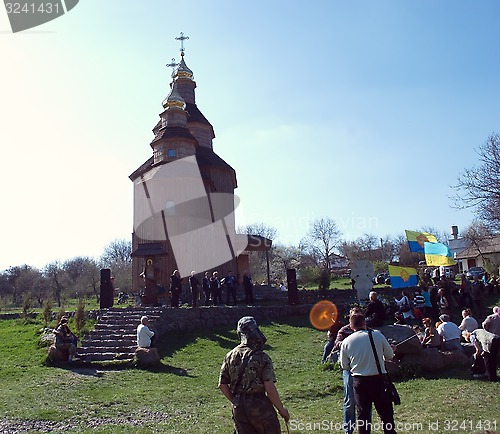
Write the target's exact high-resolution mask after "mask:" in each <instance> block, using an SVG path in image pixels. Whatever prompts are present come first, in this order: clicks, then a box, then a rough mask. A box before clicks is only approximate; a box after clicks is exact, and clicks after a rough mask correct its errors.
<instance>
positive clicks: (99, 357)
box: [77, 352, 135, 362]
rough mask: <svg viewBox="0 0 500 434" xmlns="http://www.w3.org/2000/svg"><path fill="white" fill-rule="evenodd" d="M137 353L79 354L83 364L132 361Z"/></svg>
mask: <svg viewBox="0 0 500 434" xmlns="http://www.w3.org/2000/svg"><path fill="white" fill-rule="evenodd" d="M134 354H135V353H111V352H110V353H88V354H80V353H77V356H78V358H79V359H80V361H82V362H114V361H117V360H121V361H124V360H127V361H132V359H133V358H134Z"/></svg>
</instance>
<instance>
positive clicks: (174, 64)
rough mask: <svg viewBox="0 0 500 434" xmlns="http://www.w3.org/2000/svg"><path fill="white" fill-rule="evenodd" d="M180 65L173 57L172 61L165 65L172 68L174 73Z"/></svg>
mask: <svg viewBox="0 0 500 434" xmlns="http://www.w3.org/2000/svg"><path fill="white" fill-rule="evenodd" d="M177 65H178V63H175V59H174V58H173V57H172V62H170V63H167V64H166V65H165V66H167V67H169V68H172V74H173V73H174V71H175V67H176V66H177Z"/></svg>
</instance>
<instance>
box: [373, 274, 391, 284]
mask: <svg viewBox="0 0 500 434" xmlns="http://www.w3.org/2000/svg"><path fill="white" fill-rule="evenodd" d="M373 283H375V284H378V285H384V284H386V285H390V284H391V276H389V273H378V274H377V275H376V276H375V277H374V278H373Z"/></svg>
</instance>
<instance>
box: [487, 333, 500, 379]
mask: <svg viewBox="0 0 500 434" xmlns="http://www.w3.org/2000/svg"><path fill="white" fill-rule="evenodd" d="M499 350H500V337H498V338H494V339H493V343H492V344H491V348H490V352H489V353H487V352H486V351H485V352H484V353H483V359H484V367H485V368H486V374H487V375H488V380H489V381H498V377H497V356H498V351H499Z"/></svg>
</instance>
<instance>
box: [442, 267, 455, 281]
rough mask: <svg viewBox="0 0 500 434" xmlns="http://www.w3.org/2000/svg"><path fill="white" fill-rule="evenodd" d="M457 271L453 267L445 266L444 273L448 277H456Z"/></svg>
mask: <svg viewBox="0 0 500 434" xmlns="http://www.w3.org/2000/svg"><path fill="white" fill-rule="evenodd" d="M455 274H456V273H455V271H454V270H453V269H452V268H445V269H444V275H445V277H446V278H447V279H454V278H455Z"/></svg>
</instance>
